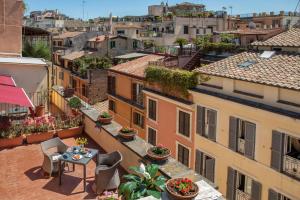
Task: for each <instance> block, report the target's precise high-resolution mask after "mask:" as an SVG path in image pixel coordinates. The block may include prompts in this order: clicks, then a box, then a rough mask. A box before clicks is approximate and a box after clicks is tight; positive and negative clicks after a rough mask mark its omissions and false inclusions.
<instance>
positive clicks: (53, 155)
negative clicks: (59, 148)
mask: <svg viewBox="0 0 300 200" xmlns="http://www.w3.org/2000/svg"><path fill="white" fill-rule="evenodd" d="M60 156H62V155H61V154H60V153H57V152H55V153H52V154H51V159H52V161H53V162H58V159H59V157H60Z"/></svg>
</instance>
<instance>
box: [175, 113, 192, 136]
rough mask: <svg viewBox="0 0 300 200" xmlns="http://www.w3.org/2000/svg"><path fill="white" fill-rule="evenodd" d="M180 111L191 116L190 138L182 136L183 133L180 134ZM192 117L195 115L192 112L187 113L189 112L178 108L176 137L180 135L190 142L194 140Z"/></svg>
mask: <svg viewBox="0 0 300 200" xmlns="http://www.w3.org/2000/svg"><path fill="white" fill-rule="evenodd" d="M180 111H181V112H184V113H187V114H189V116H190V120H189V121H190V122H189V123H190V126H189V127H190V128H189V136H186V135H184V134H182V133H180V132H179V113H180ZM192 116H193V113H192V112H191V111H187V110H184V109H182V108H179V107H177V108H176V135H179V136H181V137H183V138H185V139H188V140H190V141H191V140H192V129H193V120H192Z"/></svg>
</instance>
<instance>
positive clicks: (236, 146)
mask: <svg viewBox="0 0 300 200" xmlns="http://www.w3.org/2000/svg"><path fill="white" fill-rule="evenodd" d="M255 135H256V125H255V124H253V123H251V122H248V121H245V120H242V119H238V118H235V117H230V120H229V148H230V149H231V150H233V151H236V152H238V153H240V154H243V155H245V156H247V157H248V158H250V159H253V160H254V156H255Z"/></svg>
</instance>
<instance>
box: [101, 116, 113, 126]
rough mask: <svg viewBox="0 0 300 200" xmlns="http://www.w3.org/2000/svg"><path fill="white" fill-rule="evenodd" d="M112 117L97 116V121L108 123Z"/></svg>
mask: <svg viewBox="0 0 300 200" xmlns="http://www.w3.org/2000/svg"><path fill="white" fill-rule="evenodd" d="M112 119H113V118H112V117H109V118H103V117H101V116H99V117H98V121H99V122H100V123H101V124H110V123H111V121H112Z"/></svg>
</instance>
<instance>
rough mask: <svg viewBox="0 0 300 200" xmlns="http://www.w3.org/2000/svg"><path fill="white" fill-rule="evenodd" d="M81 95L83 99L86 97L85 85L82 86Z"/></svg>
mask: <svg viewBox="0 0 300 200" xmlns="http://www.w3.org/2000/svg"><path fill="white" fill-rule="evenodd" d="M81 94H82V96H84V97H87V96H88V91H87V87H86V85H85V84H82V88H81Z"/></svg>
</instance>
